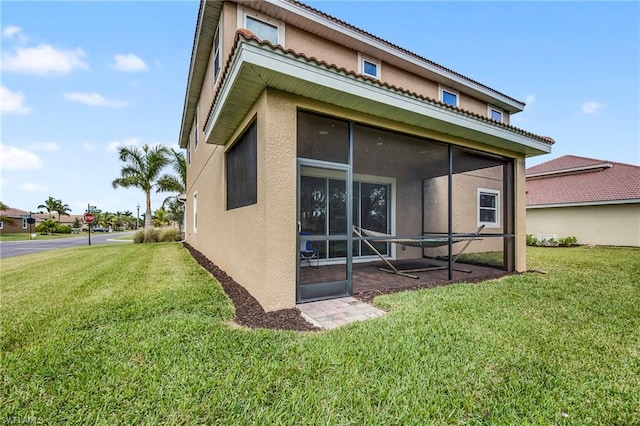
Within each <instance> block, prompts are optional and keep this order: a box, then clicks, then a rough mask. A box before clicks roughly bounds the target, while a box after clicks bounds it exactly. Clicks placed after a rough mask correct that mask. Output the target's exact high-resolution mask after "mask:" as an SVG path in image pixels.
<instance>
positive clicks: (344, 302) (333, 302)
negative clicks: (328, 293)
mask: <svg viewBox="0 0 640 426" xmlns="http://www.w3.org/2000/svg"><path fill="white" fill-rule="evenodd" d="M296 308H298V309H299V310H300V312H301V314H302V317H303V318H305V319H306V320H307V321H309V322H310V323H311V324H313V325H315V326H316V327H321V328H327V329H329V328H336V327H339V326H341V325H345V324H349V323H351V322H353V321H364V320H367V319H369V318H375V317H379V316H380V315H384V314H385V312H384V311H383V310H381V309H378V308H376V307H375V306H372V305H370V304H368V303H365V302H363V301H361V300H358V299H356V298H354V297H342V298H340V299H330V300H320V301H317V302H309V303H301V304H299V305H296Z"/></svg>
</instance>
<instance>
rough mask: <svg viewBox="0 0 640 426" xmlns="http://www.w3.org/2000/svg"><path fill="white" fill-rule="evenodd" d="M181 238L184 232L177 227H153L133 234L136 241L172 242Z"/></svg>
mask: <svg viewBox="0 0 640 426" xmlns="http://www.w3.org/2000/svg"><path fill="white" fill-rule="evenodd" d="M181 240H182V233H181V232H180V230H179V229H176V228H152V229H149V230H146V231H145V230H139V231H137V232H136V233H135V234H133V242H134V243H170V242H174V241H181Z"/></svg>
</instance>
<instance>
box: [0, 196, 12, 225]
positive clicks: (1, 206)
mask: <svg viewBox="0 0 640 426" xmlns="http://www.w3.org/2000/svg"><path fill="white" fill-rule="evenodd" d="M0 210H1V211H5V210H9V206H8V205H6V204H5V203H3V202H2V201H0ZM0 222H6V223H14V220H13V219H12V218H10V217H9V216H5V215H0Z"/></svg>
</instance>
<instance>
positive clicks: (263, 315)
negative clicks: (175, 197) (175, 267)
mask: <svg viewBox="0 0 640 426" xmlns="http://www.w3.org/2000/svg"><path fill="white" fill-rule="evenodd" d="M184 247H185V248H186V249H187V250H189V253H191V256H193V258H194V259H195V260H196V262H198V264H200V266H202V267H203V268H204V269H206V270H207V271H209V272H210V273H211V275H213V277H214V278H215V279H216V280H218V282H219V283H220V285H221V286H222V289H223V290H224V292H225V293H227V296H229V298H230V299H231V300H232V301H233V304H234V305H235V307H236V317H235V322H236V323H238V324H240V325H243V326H245V327H249V328H270V329H275V330H295V331H314V330H320V329H319V328H318V327H315V326H314V325H312V324H310V323H309V322H307V321H306V320H305V319H304V318H303V317H302V315H301V314H300V311H299V310H298V309H281V310H279V311H272V312H265V311H264V309H263V308H262V306H260V303H258V301H257V300H256V299H255V298H254V297H253V296H251V294H249V292H248V291H247V290H246V289H245V288H244V287H242V286H241V285H240V284H238V283H237V282H235V281H234V280H233V278H231V277H230V276H229V275H227V273H226V272H224V271H223V270H222V269H220V268H219V267H218V266H216V265H215V264H214V263H213V262H211V261H210V260H209V259H207V257H206V256H205V255H203V254H202V253H200V252H199V251H198V250H196V249H194V248H193V247H191V245H189V244H188V243H184Z"/></svg>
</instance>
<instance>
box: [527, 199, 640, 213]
mask: <svg viewBox="0 0 640 426" xmlns="http://www.w3.org/2000/svg"><path fill="white" fill-rule="evenodd" d="M619 204H640V198H630V199H628V200H605V201H582V202H577V203H553V204H536V205H531V206H527V210H528V209H552V208H558V207H589V206H611V205H619Z"/></svg>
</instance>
